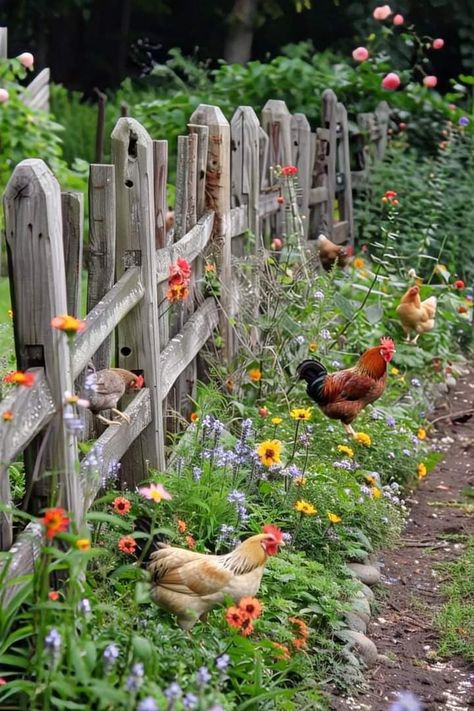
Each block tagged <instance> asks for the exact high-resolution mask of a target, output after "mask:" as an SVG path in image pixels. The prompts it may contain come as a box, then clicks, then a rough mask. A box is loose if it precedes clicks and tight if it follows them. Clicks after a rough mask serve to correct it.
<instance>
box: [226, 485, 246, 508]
mask: <svg viewBox="0 0 474 711" xmlns="http://www.w3.org/2000/svg"><path fill="white" fill-rule="evenodd" d="M227 501H228V502H229V503H230V504H237V505H238V506H239V505H243V504H244V503H245V494H244V493H243V492H242V491H237V489H233V490H232V491H231V492H230V494H229V495H228V496H227Z"/></svg>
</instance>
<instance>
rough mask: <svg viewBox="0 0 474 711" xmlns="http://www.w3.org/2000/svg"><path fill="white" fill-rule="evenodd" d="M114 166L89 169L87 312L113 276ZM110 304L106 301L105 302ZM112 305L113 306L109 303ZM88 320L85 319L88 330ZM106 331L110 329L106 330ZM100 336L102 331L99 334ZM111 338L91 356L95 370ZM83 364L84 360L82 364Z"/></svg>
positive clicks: (106, 356) (104, 361) (104, 360)
mask: <svg viewBox="0 0 474 711" xmlns="http://www.w3.org/2000/svg"><path fill="white" fill-rule="evenodd" d="M115 213H116V204H115V166H113V165H102V164H93V165H91V166H90V169H89V264H88V281H87V312H88V313H89V314H90V313H91V312H92V311H93V309H95V307H96V306H97V304H99V302H100V301H102V299H103V298H104V297H105V296H106V295H107V294H108V292H109V291H110V289H111V288H112V286H113V284H114V279H115V229H116V225H115ZM109 303H110V302H109ZM110 305H111V307H112V308H117V307H116V305H112V304H110ZM89 328H90V321H89V320H88V329H87V330H89ZM109 333H110V331H109ZM101 335H103V332H102V333H101ZM111 355H112V338H111V337H105V338H104V340H103V342H102V344H101V345H100V346H99V348H98V349H97V351H96V352H95V353H94V354H93V355H92V362H93V364H94V367H95V369H96V370H101V369H102V368H108V367H109V365H110V361H111ZM85 366H87V363H86V364H85Z"/></svg>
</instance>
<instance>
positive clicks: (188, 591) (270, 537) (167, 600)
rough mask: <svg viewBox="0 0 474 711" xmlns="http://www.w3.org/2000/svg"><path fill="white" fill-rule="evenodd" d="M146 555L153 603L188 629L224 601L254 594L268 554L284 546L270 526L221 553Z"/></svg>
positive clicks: (169, 549)
mask: <svg viewBox="0 0 474 711" xmlns="http://www.w3.org/2000/svg"><path fill="white" fill-rule="evenodd" d="M159 545H160V549H159V550H157V551H155V552H154V553H152V554H151V556H150V563H149V565H148V570H149V571H150V573H151V575H152V597H153V599H154V601H155V602H156V603H157V604H158V605H159V606H160V607H163V608H164V609H165V610H168V612H171V613H173V614H174V615H176V617H177V618H178V624H179V626H180V627H181V628H182V629H184V630H190V629H191V628H192V627H193V626H194V625H195V623H196V622H197V621H198V620H199V619H201V618H204V617H205V616H206V614H207V613H208V612H209V611H210V610H212V608H213V607H215V606H216V605H218V604H220V603H222V602H224V600H225V599H226V598H227V597H230V598H232V599H233V600H234V601H235V602H239V601H240V600H241V599H242V598H243V597H247V596H251V597H253V596H254V595H256V594H257V592H258V590H259V588H260V582H261V580H262V575H263V571H264V568H265V564H266V562H267V559H268V556H272V555H275V554H276V553H278V549H279V546H280V545H284V543H283V537H282V533H281V531H280V530H279V529H278V528H276V526H264V527H263V533H260V534H258V535H256V536H251V537H250V538H247V540H245V541H243V542H242V543H240V544H239V545H238V546H237V548H235V549H234V550H233V551H232V552H231V553H227V554H226V555H206V554H204V553H196V552H194V551H190V550H185V549H183V548H175V547H174V546H168V545H163V544H159Z"/></svg>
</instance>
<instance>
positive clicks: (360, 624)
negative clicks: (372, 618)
mask: <svg viewBox="0 0 474 711" xmlns="http://www.w3.org/2000/svg"><path fill="white" fill-rule="evenodd" d="M344 619H345V620H346V622H347V626H348V628H349V629H350V630H352V631H353V632H362V633H364V634H365V633H366V632H367V623H366V622H365V621H364V620H363V619H362V617H359V615H358V614H357V612H352V611H351V612H346V614H345V615H344Z"/></svg>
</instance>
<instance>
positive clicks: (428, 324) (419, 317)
mask: <svg viewBox="0 0 474 711" xmlns="http://www.w3.org/2000/svg"><path fill="white" fill-rule="evenodd" d="M436 304H437V300H436V296H430V297H429V298H428V299H425V300H424V301H422V300H421V299H420V288H419V287H418V286H411V287H410V288H409V289H408V291H407V292H406V293H405V294H404V295H403V296H402V300H401V301H400V304H399V305H398V306H397V314H398V317H399V319H400V321H401V324H402V328H403V330H404V331H405V335H406V341H407V343H413V344H415V343H416V342H417V340H418V338H419V337H420V333H426V332H427V331H432V330H433V328H434V325H435V320H434V319H435V314H436ZM413 332H415V333H416V336H415V337H414V338H413V340H411V338H410V334H411V333H413Z"/></svg>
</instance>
